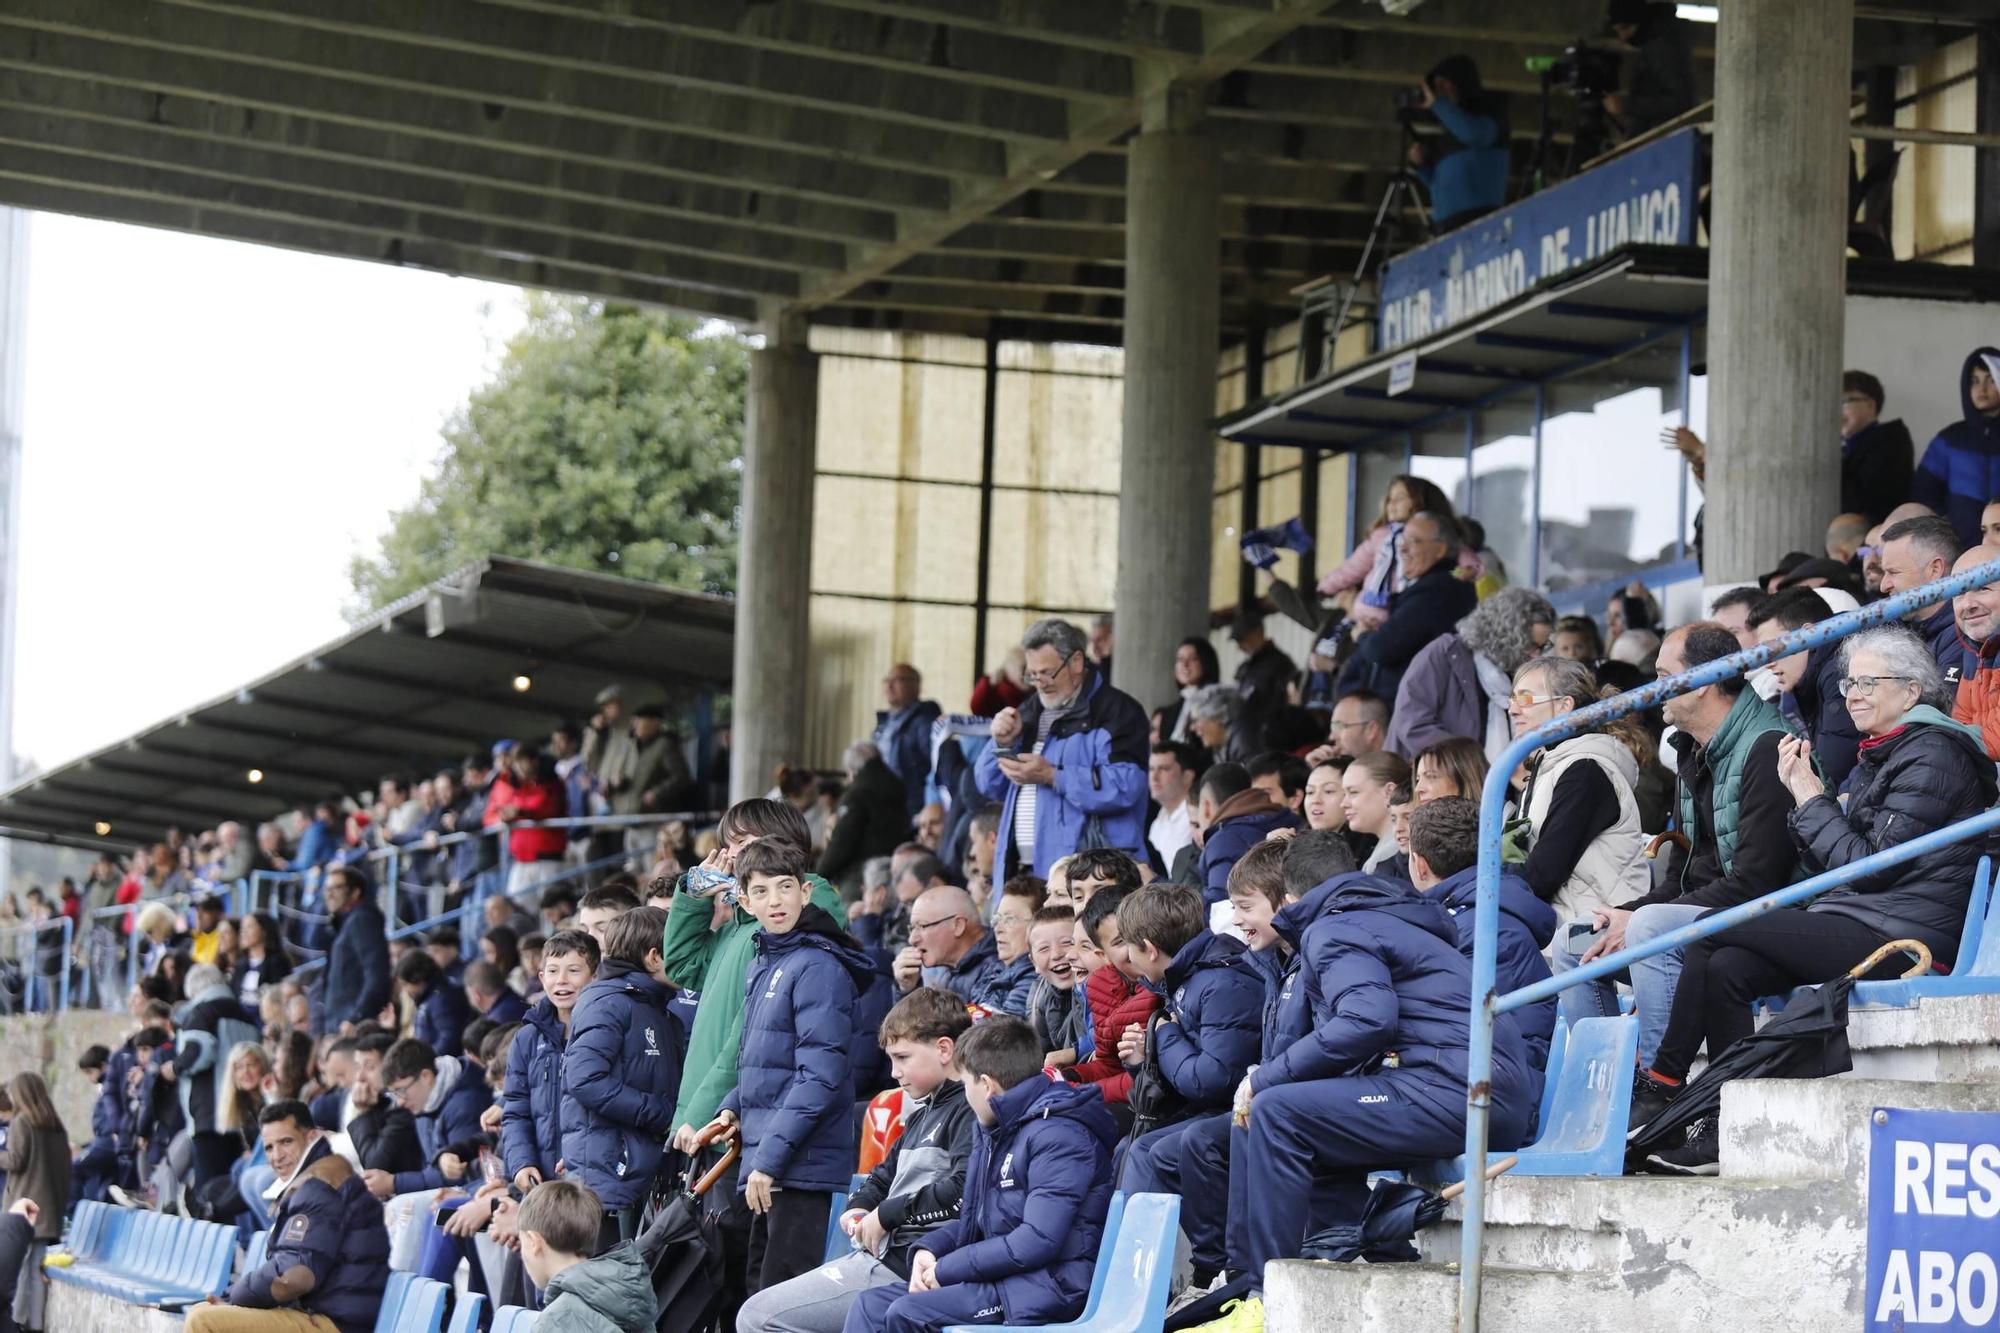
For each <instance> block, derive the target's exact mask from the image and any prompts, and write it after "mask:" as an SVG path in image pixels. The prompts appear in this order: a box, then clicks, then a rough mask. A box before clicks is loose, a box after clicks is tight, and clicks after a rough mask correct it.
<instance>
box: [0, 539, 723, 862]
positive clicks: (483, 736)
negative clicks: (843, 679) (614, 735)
mask: <svg viewBox="0 0 2000 1333" xmlns="http://www.w3.org/2000/svg"><path fill="white" fill-rule="evenodd" d="M735 619H736V606H735V603H734V602H731V601H729V600H728V599H727V598H721V597H709V596H704V595H702V594H700V593H689V592H677V591H674V590H672V589H669V588H663V587H660V586H658V585H657V584H652V583H641V582H636V581H634V580H631V579H624V578H619V577H617V576H615V575H609V574H597V573H590V572H586V571H582V570H574V569H558V568H555V567H554V566H550V565H541V564H536V563H534V562H532V561H527V560H511V559H505V558H502V557H498V556H495V557H492V558H490V559H487V560H482V561H480V562H479V563H477V564H475V565H471V566H468V567H467V568H465V569H462V570H459V571H458V572H457V573H454V574H451V575H449V576H447V577H446V578H443V579H440V580H438V581H437V582H436V583H433V584H431V585H430V586H428V587H426V588H423V589H420V590H419V591H417V592H415V593H412V594H411V595H410V596H408V597H405V598H403V599H402V600H400V601H398V602H395V603H393V604H392V605H390V606H387V607H384V608H383V609H382V610H381V611H379V612H377V613H376V614H375V615H373V616H370V617H369V618H368V619H367V620H365V621H363V622H361V623H360V624H359V625H356V626H355V627H354V629H352V630H351V631H349V632H348V633H346V634H344V635H342V636H341V637H340V638H338V639H336V640H334V641H333V642H332V643H328V644H325V645H322V646H321V647H319V648H316V649H314V650H313V651H312V652H310V653H308V654H306V655H305V656H304V657H301V658H299V659H297V660H296V661H293V662H288V663H286V664H285V665H284V666H281V667H279V668H278V669H277V670H275V671H272V672H270V673H268V674H266V675H264V676H261V677H259V678H258V679H256V680H253V681H250V682H249V683H247V684H245V685H244V686H242V687H241V688H240V689H236V690H232V691H230V692H229V693H227V694H224V695H221V696H219V697H217V698H214V699H210V700H208V701H207V702H205V703H200V704H196V705H195V706H194V707H192V708H189V709H187V710H186V711H184V712H181V713H178V714H176V715H174V716H172V717H169V718H165V719H162V720H161V721H160V722H158V723H156V724H154V725H153V726H150V727H147V728H145V729H144V730H142V731H139V732H137V733H136V734H134V735H132V736H130V737H127V738H125V739H123V740H119V741H114V742H112V743H111V744H110V745H107V746H104V747H102V748H101V749H98V750H95V751H93V752H91V753H90V754H87V755H84V756H83V757H81V758H79V759H75V760H72V761H70V762H69V763H66V764H62V765H59V766H57V767H55V768H51V769H48V770H46V771H45V772H41V773H37V774H35V775H34V776H33V777H30V778H26V779H23V780H22V781H20V782H18V783H16V784H15V785H14V786H13V787H11V788H9V789H8V790H6V791H0V827H4V828H7V829H9V830H15V829H20V830H31V831H36V832H41V833H49V834H59V835H63V836H64V838H65V839H66V840H68V839H88V838H89V837H90V836H91V834H92V832H93V830H94V828H95V826H96V824H97V822H98V821H100V820H102V821H104V822H106V823H108V824H110V825H111V831H110V834H109V835H108V836H109V837H110V839H111V840H112V841H113V842H118V843H130V842H133V841H136V840H140V839H150V838H155V837H157V836H158V835H159V834H160V832H161V831H162V830H163V829H164V828H165V827H166V826H167V825H169V824H178V825H180V826H181V827H182V828H189V829H194V828H208V827H210V826H212V825H214V824H215V823H217V822H219V821H221V820H224V819H237V820H256V819H262V818H266V817H269V816H271V815H275V814H277V813H279V812H281V811H284V810H288V809H290V808H292V806H293V805H295V804H296V803H297V802H299V801H313V800H317V799H319V798H321V797H323V796H326V795H327V794H328V793H330V792H335V791H348V792H352V791H360V790H363V789H372V788H373V787H374V785H375V782H376V780H377V779H378V778H380V777H381V776H382V775H383V774H385V773H404V772H408V773H416V774H418V775H420V776H428V774H429V773H431V772H433V771H435V770H436V768H437V767H439V766H441V765H444V764H454V765H455V764H456V762H457V760H459V759H461V758H463V757H464V756H466V755H468V754H472V753H475V752H481V751H485V750H486V749H488V748H489V747H490V746H491V745H492V744H493V742H494V741H495V740H498V739H500V738H502V737H515V738H524V737H526V738H535V739H541V738H543V737H546V736H547V735H548V733H549V730H550V729H551V728H552V727H553V726H554V725H555V724H556V723H557V722H558V721H560V720H562V719H564V718H570V719H575V720H582V719H584V718H588V717H589V716H590V715H591V713H592V712H593V711H594V710H595V707H596V696H597V692H598V691H599V690H601V689H603V688H604V687H605V686H606V685H611V684H618V685H621V686H622V687H624V691H625V698H626V704H627V707H628V708H630V707H635V706H637V705H638V704H641V703H647V702H659V701H662V700H663V698H664V696H665V693H666V691H668V690H670V689H671V690H675V691H677V692H679V693H681V694H692V693H699V692H701V691H703V690H706V689H718V690H719V689H726V688H727V687H728V683H729V675H730V662H731V657H730V654H731V645H732V644H733V643H734V641H735ZM516 675H524V676H526V677H528V681H529V688H528V689H527V690H525V691H518V690H516V689H515V687H514V677H515V676H516ZM252 768H255V769H258V770H260V771H261V772H262V774H263V778H262V780H261V781H260V782H256V783H252V782H251V781H249V778H248V774H249V771H250V770H251V769H252ZM9 836H12V834H11V833H10V834H9Z"/></svg>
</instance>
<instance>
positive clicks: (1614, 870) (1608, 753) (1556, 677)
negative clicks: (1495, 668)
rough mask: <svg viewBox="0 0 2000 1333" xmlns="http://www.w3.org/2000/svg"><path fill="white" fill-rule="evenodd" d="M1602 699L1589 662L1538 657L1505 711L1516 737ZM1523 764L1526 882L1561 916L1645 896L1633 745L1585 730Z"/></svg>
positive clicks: (1569, 918)
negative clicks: (1525, 779)
mask: <svg viewBox="0 0 2000 1333" xmlns="http://www.w3.org/2000/svg"><path fill="white" fill-rule="evenodd" d="M1596 702H1597V677H1596V675H1595V674H1593V673H1592V672H1591V669H1590V668H1589V667H1587V666H1585V665H1584V664H1583V663H1581V662H1574V661H1571V660H1570V659H1569V658H1566V657H1538V658H1535V659H1534V660H1533V661H1530V662H1528V663H1526V664H1525V665H1523V666H1522V667H1520V668H1519V669H1518V670H1516V671H1515V672H1514V693H1513V695H1512V696H1511V697H1510V698H1509V699H1508V701H1507V715H1508V719H1509V721H1510V722H1511V723H1512V725H1513V728H1514V735H1515V736H1517V737H1519V736H1525V735H1526V734H1527V733H1528V732H1530V731H1532V730H1534V729H1535V728H1536V727H1539V726H1541V725H1543V724H1544V723H1547V722H1551V721H1554V720H1555V719H1556V718H1559V717H1562V716H1563V715H1565V714H1567V713H1571V712H1574V711H1575V710H1576V709H1579V708H1588V707H1589V706H1590V705H1591V704H1594V703H1596ZM1526 768H1527V773H1528V781H1527V786H1526V787H1525V788H1524V789H1523V790H1522V793H1521V802H1520V806H1519V809H1520V812H1521V814H1522V816H1523V817H1524V818H1525V820H1526V830H1527V849H1528V859H1527V862H1526V864H1525V865H1523V866H1522V867H1521V878H1523V879H1525V880H1527V881H1528V886H1529V887H1530V888H1532V889H1533V890H1534V891H1535V893H1536V895H1537V896H1538V897H1540V898H1541V899H1542V900H1543V901H1544V902H1547V903H1549V904H1550V905H1552V906H1553V907H1554V908H1555V909H1556V915H1557V918H1558V919H1559V920H1561V921H1563V922H1565V923H1571V922H1585V923H1587V922H1589V921H1590V919H1591V912H1592V911H1593V910H1594V909H1596V908H1598V907H1605V906H1609V905H1610V904H1612V903H1622V902H1627V901H1630V900H1631V899H1633V898H1637V897H1641V896H1643V895H1644V894H1645V893H1646V892H1647V891H1648V890H1649V889H1650V888H1651V887H1652V876H1651V873H1650V872H1649V871H1648V869H1647V862H1646V835H1645V833H1644V831H1643V829H1642V826H1641V822H1640V818H1639V804H1638V801H1637V799H1636V796H1635V792H1636V788H1637V785H1638V782H1639V761H1638V758H1637V757H1636V756H1635V755H1634V754H1633V753H1632V747H1631V746H1629V745H1628V744H1626V742H1625V741H1624V740H1623V739H1622V738H1621V737H1619V736H1617V735H1615V734H1612V733H1611V732H1607V731H1587V732H1585V733H1584V734H1583V735H1581V736H1572V737H1570V738H1569V739H1568V740H1564V741H1558V742H1557V743H1556V744H1554V745H1551V746H1548V747H1546V748H1544V749H1541V750H1537V751H1536V752H1535V753H1534V754H1532V755H1530V756H1529V757H1528V762H1527V765H1526ZM1559 929H1560V928H1559Z"/></svg>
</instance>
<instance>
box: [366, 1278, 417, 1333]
mask: <svg viewBox="0 0 2000 1333" xmlns="http://www.w3.org/2000/svg"><path fill="white" fill-rule="evenodd" d="M416 1277H417V1275H416V1274H415V1273H401V1272H397V1273H391V1274H389V1285H388V1286H386V1287H384V1288H382V1308H381V1309H380V1310H379V1311H377V1312H376V1314H375V1333H397V1330H396V1320H397V1319H398V1318H399V1317H400V1316H401V1315H402V1313H403V1298H404V1297H405V1296H407V1295H408V1294H409V1290H410V1283H412V1282H414V1281H416Z"/></svg>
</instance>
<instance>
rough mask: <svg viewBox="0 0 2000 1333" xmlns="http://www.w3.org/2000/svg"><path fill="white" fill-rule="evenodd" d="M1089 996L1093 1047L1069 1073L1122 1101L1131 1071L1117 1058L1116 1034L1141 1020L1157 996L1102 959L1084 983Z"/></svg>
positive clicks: (1106, 1096)
mask: <svg viewBox="0 0 2000 1333" xmlns="http://www.w3.org/2000/svg"><path fill="white" fill-rule="evenodd" d="M1084 994H1086V995H1088V996H1089V997H1090V1022H1091V1028H1092V1030H1093V1032H1094V1034H1095V1036H1096V1038H1097V1049H1096V1050H1094V1051H1093V1052H1091V1056H1090V1058H1089V1059H1088V1060H1085V1061H1083V1062H1082V1063H1080V1064H1078V1065H1076V1066H1074V1067H1073V1068H1072V1069H1071V1070H1070V1074H1071V1076H1072V1077H1073V1078H1074V1079H1075V1081H1076V1082H1078V1083H1095V1084H1096V1085H1097V1090H1098V1091H1099V1092H1101V1093H1103V1094H1104V1100H1105V1101H1107V1102H1123V1101H1125V1100H1127V1099H1128V1098H1129V1097H1130V1096H1131V1094H1132V1071H1131V1070H1129V1069H1127V1068H1126V1067H1125V1065H1124V1063H1123V1062H1122V1061H1120V1060H1119V1058H1118V1038H1119V1037H1121V1036H1123V1035H1124V1033H1125V1029H1126V1028H1128V1027H1130V1026H1132V1024H1134V1023H1140V1024H1143V1023H1144V1022H1145V1021H1146V1020H1147V1019H1149V1018H1151V1017H1152V1016H1153V1011H1154V1010H1155V1009H1157V1008H1159V1007H1160V997H1159V995H1158V994H1157V993H1156V992H1154V991H1150V990H1148V989H1146V987H1144V986H1141V985H1140V984H1139V983H1138V982H1136V981H1131V980H1128V979H1127V978H1126V976H1125V974H1124V973H1122V972H1120V971H1119V970H1118V969H1117V968H1115V967H1113V966H1112V965H1111V964H1109V963H1106V964H1105V965H1104V966H1103V967H1100V968H1098V969H1097V970H1096V971H1095V972H1092V973H1091V974H1090V980H1089V981H1087V982H1085V983H1084Z"/></svg>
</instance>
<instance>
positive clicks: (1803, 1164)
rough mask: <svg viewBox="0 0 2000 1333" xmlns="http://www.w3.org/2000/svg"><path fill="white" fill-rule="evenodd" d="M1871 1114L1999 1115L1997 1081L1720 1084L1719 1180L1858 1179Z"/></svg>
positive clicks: (1747, 1081) (1852, 1078) (1843, 1080)
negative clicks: (1898, 1110) (1881, 1109)
mask: <svg viewBox="0 0 2000 1333" xmlns="http://www.w3.org/2000/svg"><path fill="white" fill-rule="evenodd" d="M1857 1059H1858V1054H1857ZM1878 1106H1894V1107H1903V1108H1908V1109H1912V1110H1924V1111H2000V1081H1994V1082H1984V1083H1922V1082H1912V1081H1908V1080H1903V1079H1892V1078H1861V1077H1857V1076H1853V1075H1850V1076H1847V1077H1843V1078H1818V1079H1786V1078H1772V1079H1743V1080H1739V1081H1737V1082H1734V1083H1730V1084H1727V1085H1725V1086H1724V1087H1723V1089H1722V1143H1721V1147H1722V1174H1723V1176H1724V1177H1725V1178H1728V1179H1755V1180H1768V1181H1803V1180H1850V1179H1859V1178H1860V1177H1862V1176H1863V1175H1864V1174H1865V1172H1866V1170H1867V1164H1868V1129H1869V1118H1870V1115H1871V1114H1872V1112H1873V1111H1874V1110H1875V1108H1876V1107H1878Z"/></svg>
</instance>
